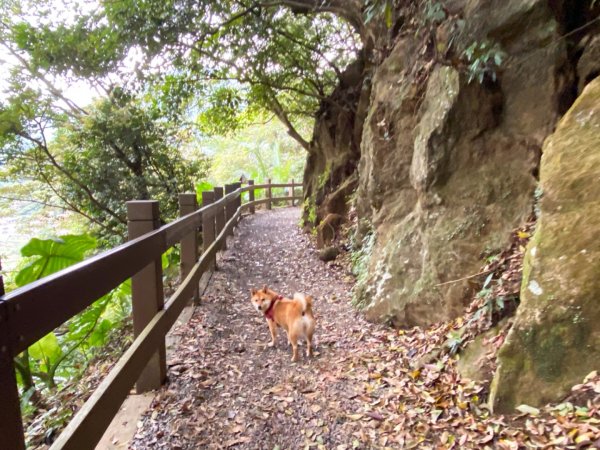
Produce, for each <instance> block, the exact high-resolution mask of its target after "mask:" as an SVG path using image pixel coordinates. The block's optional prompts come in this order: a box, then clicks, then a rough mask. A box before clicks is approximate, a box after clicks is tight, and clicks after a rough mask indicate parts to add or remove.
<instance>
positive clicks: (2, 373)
mask: <svg viewBox="0 0 600 450" xmlns="http://www.w3.org/2000/svg"><path fill="white" fill-rule="evenodd" d="M0 270H2V262H1V261H0ZM4 294H5V292H4V280H3V279H2V275H1V274H0V297H1V296H3V295H4ZM13 358H14V355H13V354H12V352H11V351H10V330H9V323H8V305H6V304H5V303H3V302H2V301H1V300H0V398H1V399H2V407H1V408H0V436H2V445H3V446H6V448H10V449H15V450H25V434H24V431H23V420H22V419H21V405H20V400H19V388H18V386H17V378H16V376H15V367H14V363H13Z"/></svg>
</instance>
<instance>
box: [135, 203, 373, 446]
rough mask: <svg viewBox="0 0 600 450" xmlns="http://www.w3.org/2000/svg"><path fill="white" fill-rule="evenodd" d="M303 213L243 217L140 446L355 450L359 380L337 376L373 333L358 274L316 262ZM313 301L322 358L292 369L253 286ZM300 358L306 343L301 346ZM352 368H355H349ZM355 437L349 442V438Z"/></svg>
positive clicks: (185, 331) (187, 330)
mask: <svg viewBox="0 0 600 450" xmlns="http://www.w3.org/2000/svg"><path fill="white" fill-rule="evenodd" d="M299 216H300V210H299V209H298V208H282V209H277V210H273V211H261V212H257V213H256V214H255V215H254V216H248V217H246V218H244V219H243V220H242V221H241V223H240V225H239V227H238V228H237V229H236V232H235V237H234V238H233V239H231V240H230V241H229V249H228V250H227V251H226V252H224V253H223V254H221V255H220V257H219V261H218V266H219V269H218V271H216V272H215V273H214V275H213V277H212V279H211V281H210V283H209V286H208V289H207V291H206V292H205V294H204V296H203V298H202V302H201V305H199V306H198V307H197V308H196V310H195V313H194V315H193V317H192V319H191V320H190V322H189V323H188V324H187V325H186V326H184V327H181V329H180V330H178V333H180V334H181V337H182V339H181V344H180V346H179V348H178V350H177V351H176V357H175V358H172V359H171V360H170V361H169V374H168V377H169V381H168V383H167V384H166V385H165V386H164V387H163V388H162V390H161V391H159V393H158V395H157V398H156V399H155V401H154V402H153V404H152V407H151V409H150V410H149V411H148V412H147V413H146V414H145V416H144V418H143V420H142V423H141V424H140V428H139V431H138V433H137V435H136V437H135V439H134V441H133V443H132V444H131V448H133V449H139V450H141V449H148V448H168V449H200V448H207V449H212V448H244V449H276V448H279V449H296V448H305V447H306V446H313V448H318V447H320V448H340V449H342V448H352V447H353V446H354V447H356V443H357V441H356V439H357V436H358V437H360V427H359V426H358V425H354V424H355V422H352V420H351V418H348V416H349V415H350V416H351V415H352V413H353V411H354V410H355V409H356V406H355V405H354V404H353V400H354V399H356V398H357V397H358V396H359V394H360V392H358V393H357V392H354V389H355V387H357V386H360V385H356V384H355V383H348V382H347V381H346V378H345V377H344V376H343V375H342V374H341V372H340V371H341V369H342V367H344V370H348V368H349V367H350V366H351V365H352V364H354V363H355V362H356V361H358V360H359V359H360V358H357V356H356V353H357V352H360V351H361V344H360V340H361V338H362V337H363V336H364V335H365V333H368V330H369V329H374V328H377V327H375V326H373V325H371V324H368V323H366V322H364V321H363V319H362V318H360V316H359V315H357V313H355V311H354V310H353V309H352V307H351V305H350V290H351V286H352V285H351V282H352V278H351V277H350V276H349V274H347V273H345V270H344V269H342V268H341V267H340V266H339V265H337V264H335V263H329V264H326V263H323V262H321V261H320V260H319V259H318V258H317V251H316V249H315V248H314V245H313V243H312V240H311V238H310V237H309V236H308V235H306V234H305V233H303V232H302V231H301V230H300V228H299V227H298V222H299ZM264 284H267V285H268V286H269V287H270V288H271V289H273V290H275V291H276V292H279V293H281V294H283V295H285V296H288V297H289V296H291V295H292V294H293V293H294V292H296V291H299V292H305V293H308V294H311V295H313V296H314V297H315V299H316V300H315V304H314V312H315V317H316V319H317V329H316V333H315V342H316V354H315V356H314V358H313V359H307V358H306V356H305V354H304V352H303V351H302V352H301V359H300V361H299V362H298V363H292V362H291V361H290V358H291V350H290V349H289V348H288V347H287V342H286V338H285V335H284V333H283V332H280V333H279V336H278V343H277V346H276V348H269V347H267V343H268V342H269V331H268V327H267V325H266V323H265V319H264V318H263V317H261V316H260V315H258V313H257V312H256V311H255V310H254V309H253V308H252V306H251V303H250V300H249V290H250V289H251V288H253V287H255V288H259V287H262V286H263V285H264ZM301 349H302V350H303V349H304V347H301ZM350 369H351V367H350ZM352 434H354V436H353V435H352Z"/></svg>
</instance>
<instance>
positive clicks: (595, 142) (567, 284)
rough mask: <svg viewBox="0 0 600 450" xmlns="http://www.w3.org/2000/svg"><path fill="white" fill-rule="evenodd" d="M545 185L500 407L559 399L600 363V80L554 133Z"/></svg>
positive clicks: (502, 371) (499, 391)
mask: <svg viewBox="0 0 600 450" xmlns="http://www.w3.org/2000/svg"><path fill="white" fill-rule="evenodd" d="M540 184H541V188H542V190H543V196H542V199H541V204H540V208H541V214H540V218H539V221H538V224H537V229H536V232H535V235H534V236H533V238H532V240H531V242H530V244H529V246H528V248H527V253H526V256H525V262H524V268H523V284H522V289H521V305H520V306H519V309H518V311H517V316H516V320H515V324H514V326H513V328H512V330H511V331H510V333H509V335H508V338H507V340H506V343H505V344H504V346H503V347H502V348H501V350H500V352H499V355H498V360H499V365H498V369H497V371H496V375H495V378H494V382H493V385H492V395H491V402H492V403H493V405H494V408H495V409H496V410H497V411H500V412H510V411H513V410H514V408H515V406H518V405H519V404H522V403H524V404H528V405H532V406H537V405H541V404H544V403H547V402H549V401H553V400H558V399H560V398H561V397H563V396H564V395H565V394H567V393H568V392H569V389H570V387H571V386H572V385H573V384H576V383H579V382H581V380H582V379H583V378H584V377H585V376H586V375H587V374H588V373H589V372H590V371H592V370H596V369H599V368H600V239H599V234H598V233H599V230H600V78H596V79H595V80H594V81H592V82H591V83H590V84H588V85H587V87H586V88H585V89H584V91H583V93H582V94H581V96H580V97H579V99H578V100H577V101H576V102H575V104H574V105H573V106H572V107H571V109H570V110H569V112H568V113H567V114H566V115H565V116H564V117H563V119H562V120H561V121H560V123H559V125H558V127H557V129H556V131H555V132H554V134H553V135H551V136H550V137H549V138H548V139H547V141H546V143H545V145H544V151H543V156H542V163H541V172H540Z"/></svg>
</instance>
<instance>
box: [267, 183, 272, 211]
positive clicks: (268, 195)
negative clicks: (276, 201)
mask: <svg viewBox="0 0 600 450" xmlns="http://www.w3.org/2000/svg"><path fill="white" fill-rule="evenodd" d="M267 184H268V185H269V187H268V188H267V198H268V199H269V201H268V202H267V209H271V208H272V207H273V202H272V201H271V199H272V198H273V192H272V190H271V179H270V178H269V179H268V180H267Z"/></svg>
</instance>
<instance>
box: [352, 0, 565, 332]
mask: <svg viewBox="0 0 600 450" xmlns="http://www.w3.org/2000/svg"><path fill="white" fill-rule="evenodd" d="M455 3H460V2H455ZM462 14H463V17H464V20H465V22H464V23H465V26H464V28H463V29H462V31H460V32H458V33H456V35H455V38H454V39H455V41H456V42H458V43H459V44H457V45H458V46H459V47H461V46H462V48H466V47H467V46H468V45H469V42H473V41H475V42H484V41H486V40H493V41H494V42H495V43H496V44H497V45H499V46H501V47H502V48H503V49H504V50H505V51H506V53H507V54H508V55H514V56H511V57H509V59H508V60H507V61H506V62H505V63H504V64H503V65H502V70H501V73H498V82H493V81H492V80H489V79H488V81H486V82H484V83H483V84H480V83H478V82H476V81H475V82H471V83H469V82H468V79H467V75H466V74H464V73H461V72H462V71H459V70H460V67H458V68H455V67H451V66H444V65H441V64H433V65H431V64H430V68H428V67H426V66H425V67H424V66H423V57H422V54H423V48H422V47H421V46H419V45H417V44H416V43H415V40H414V39H412V38H411V37H406V38H405V39H401V40H399V42H397V44H396V45H395V47H394V49H393V51H392V52H391V54H390V55H389V57H388V58H387V59H386V60H385V61H384V63H383V64H382V65H381V66H380V67H379V68H378V69H377V71H376V73H375V76H374V79H373V91H372V95H371V104H370V108H369V112H368V116H367V119H366V122H365V125H364V131H363V138H362V144H361V158H360V164H359V189H358V199H357V205H358V213H359V217H360V218H362V219H366V220H367V222H368V223H370V224H371V227H370V230H365V229H363V230H362V232H363V233H365V232H367V233H373V235H374V245H373V247H372V252H371V257H370V260H369V264H368V273H367V274H366V276H364V277H363V278H362V281H363V283H362V285H361V286H360V288H359V289H360V290H359V291H358V295H359V297H360V298H359V301H361V302H362V303H363V304H364V305H365V307H366V314H367V316H368V317H369V318H370V319H372V320H380V321H382V320H383V321H389V322H391V323H393V324H394V325H396V326H401V327H407V326H412V325H427V324H430V323H432V322H435V321H438V320H443V319H448V318H451V317H454V316H456V315H457V314H458V313H459V312H460V311H462V308H463V307H464V304H463V302H464V300H465V299H466V298H468V294H469V293H470V290H471V289H472V287H471V286H472V285H471V284H470V283H469V280H462V281H453V280H458V279H461V278H465V277H467V276H469V275H472V274H475V273H477V271H478V268H479V267H480V266H481V261H482V257H484V256H486V255H490V254H493V253H494V252H495V251H497V250H499V249H500V248H502V247H503V246H504V245H505V244H506V242H507V239H508V236H509V231H510V230H511V229H513V228H515V227H516V226H518V225H519V224H520V223H522V222H523V221H524V220H525V219H526V217H527V216H528V215H529V214H530V213H531V211H532V204H533V200H534V195H533V193H534V189H535V186H536V174H537V166H538V161H539V154H540V148H541V145H542V142H543V139H544V138H545V136H547V135H548V134H549V133H550V132H551V130H552V127H553V126H554V124H555V122H556V120H557V117H558V114H559V106H560V105H559V94H560V92H559V87H560V85H561V83H562V77H563V75H562V74H563V72H564V71H565V66H566V65H567V52H566V50H565V48H564V46H563V45H562V44H561V43H560V42H558V43H556V42H555V41H556V39H557V38H558V37H559V30H558V23H557V21H556V19H555V14H554V12H553V10H551V9H550V7H549V6H548V2H546V1H540V0H528V1H507V2H501V3H498V2H489V1H484V0H481V1H469V2H464V5H463V9H462ZM424 72H425V73H424ZM423 78H425V80H426V81H425V82H423V81H421V79H423Z"/></svg>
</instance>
